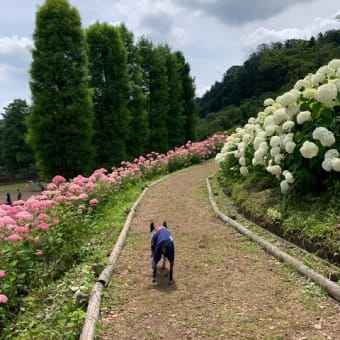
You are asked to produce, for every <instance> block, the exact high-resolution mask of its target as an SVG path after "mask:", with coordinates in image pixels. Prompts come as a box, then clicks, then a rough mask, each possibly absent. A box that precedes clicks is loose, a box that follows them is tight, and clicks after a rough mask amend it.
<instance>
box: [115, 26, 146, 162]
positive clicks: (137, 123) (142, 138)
mask: <svg viewBox="0 0 340 340" xmlns="http://www.w3.org/2000/svg"><path fill="white" fill-rule="evenodd" d="M119 31H120V35H121V37H122V39H123V43H124V46H125V49H126V51H127V67H128V73H129V78H130V84H131V87H130V90H131V92H130V100H129V105H128V108H129V110H130V113H131V122H130V133H129V140H128V142H127V149H126V151H127V154H128V158H129V159H133V158H135V157H138V156H140V155H143V154H145V153H146V152H148V151H149V149H148V138H149V123H148V113H147V110H146V96H145V95H144V93H143V91H142V79H143V78H142V68H141V64H140V56H139V53H138V49H137V47H136V46H135V44H134V37H133V33H132V32H129V31H128V29H127V28H126V26H125V25H124V24H121V25H120V26H119Z"/></svg>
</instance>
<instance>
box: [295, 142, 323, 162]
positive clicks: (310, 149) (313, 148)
mask: <svg viewBox="0 0 340 340" xmlns="http://www.w3.org/2000/svg"><path fill="white" fill-rule="evenodd" d="M318 152H319V147H318V146H317V145H316V144H314V143H313V142H309V141H305V142H304V143H303V145H302V147H301V148H300V153H301V155H302V156H303V157H304V158H313V157H315V156H316V155H317V154H318Z"/></svg>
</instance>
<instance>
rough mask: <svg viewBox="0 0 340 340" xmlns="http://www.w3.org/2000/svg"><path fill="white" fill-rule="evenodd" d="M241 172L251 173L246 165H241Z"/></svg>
mask: <svg viewBox="0 0 340 340" xmlns="http://www.w3.org/2000/svg"><path fill="white" fill-rule="evenodd" d="M240 173H241V175H242V176H247V175H248V174H249V171H248V168H247V167H246V166H241V167H240Z"/></svg>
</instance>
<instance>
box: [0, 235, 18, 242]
mask: <svg viewBox="0 0 340 340" xmlns="http://www.w3.org/2000/svg"><path fill="white" fill-rule="evenodd" d="M4 240H5V241H11V242H13V243H18V242H20V241H21V240H22V237H21V236H19V235H18V234H12V235H10V236H5V237H4Z"/></svg>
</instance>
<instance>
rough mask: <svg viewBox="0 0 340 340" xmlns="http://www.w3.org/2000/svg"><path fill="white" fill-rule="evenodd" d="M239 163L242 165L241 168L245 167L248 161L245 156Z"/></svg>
mask: <svg viewBox="0 0 340 340" xmlns="http://www.w3.org/2000/svg"><path fill="white" fill-rule="evenodd" d="M238 163H239V164H240V165H241V166H245V165H246V159H245V157H244V156H242V157H240V159H239V160H238Z"/></svg>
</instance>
